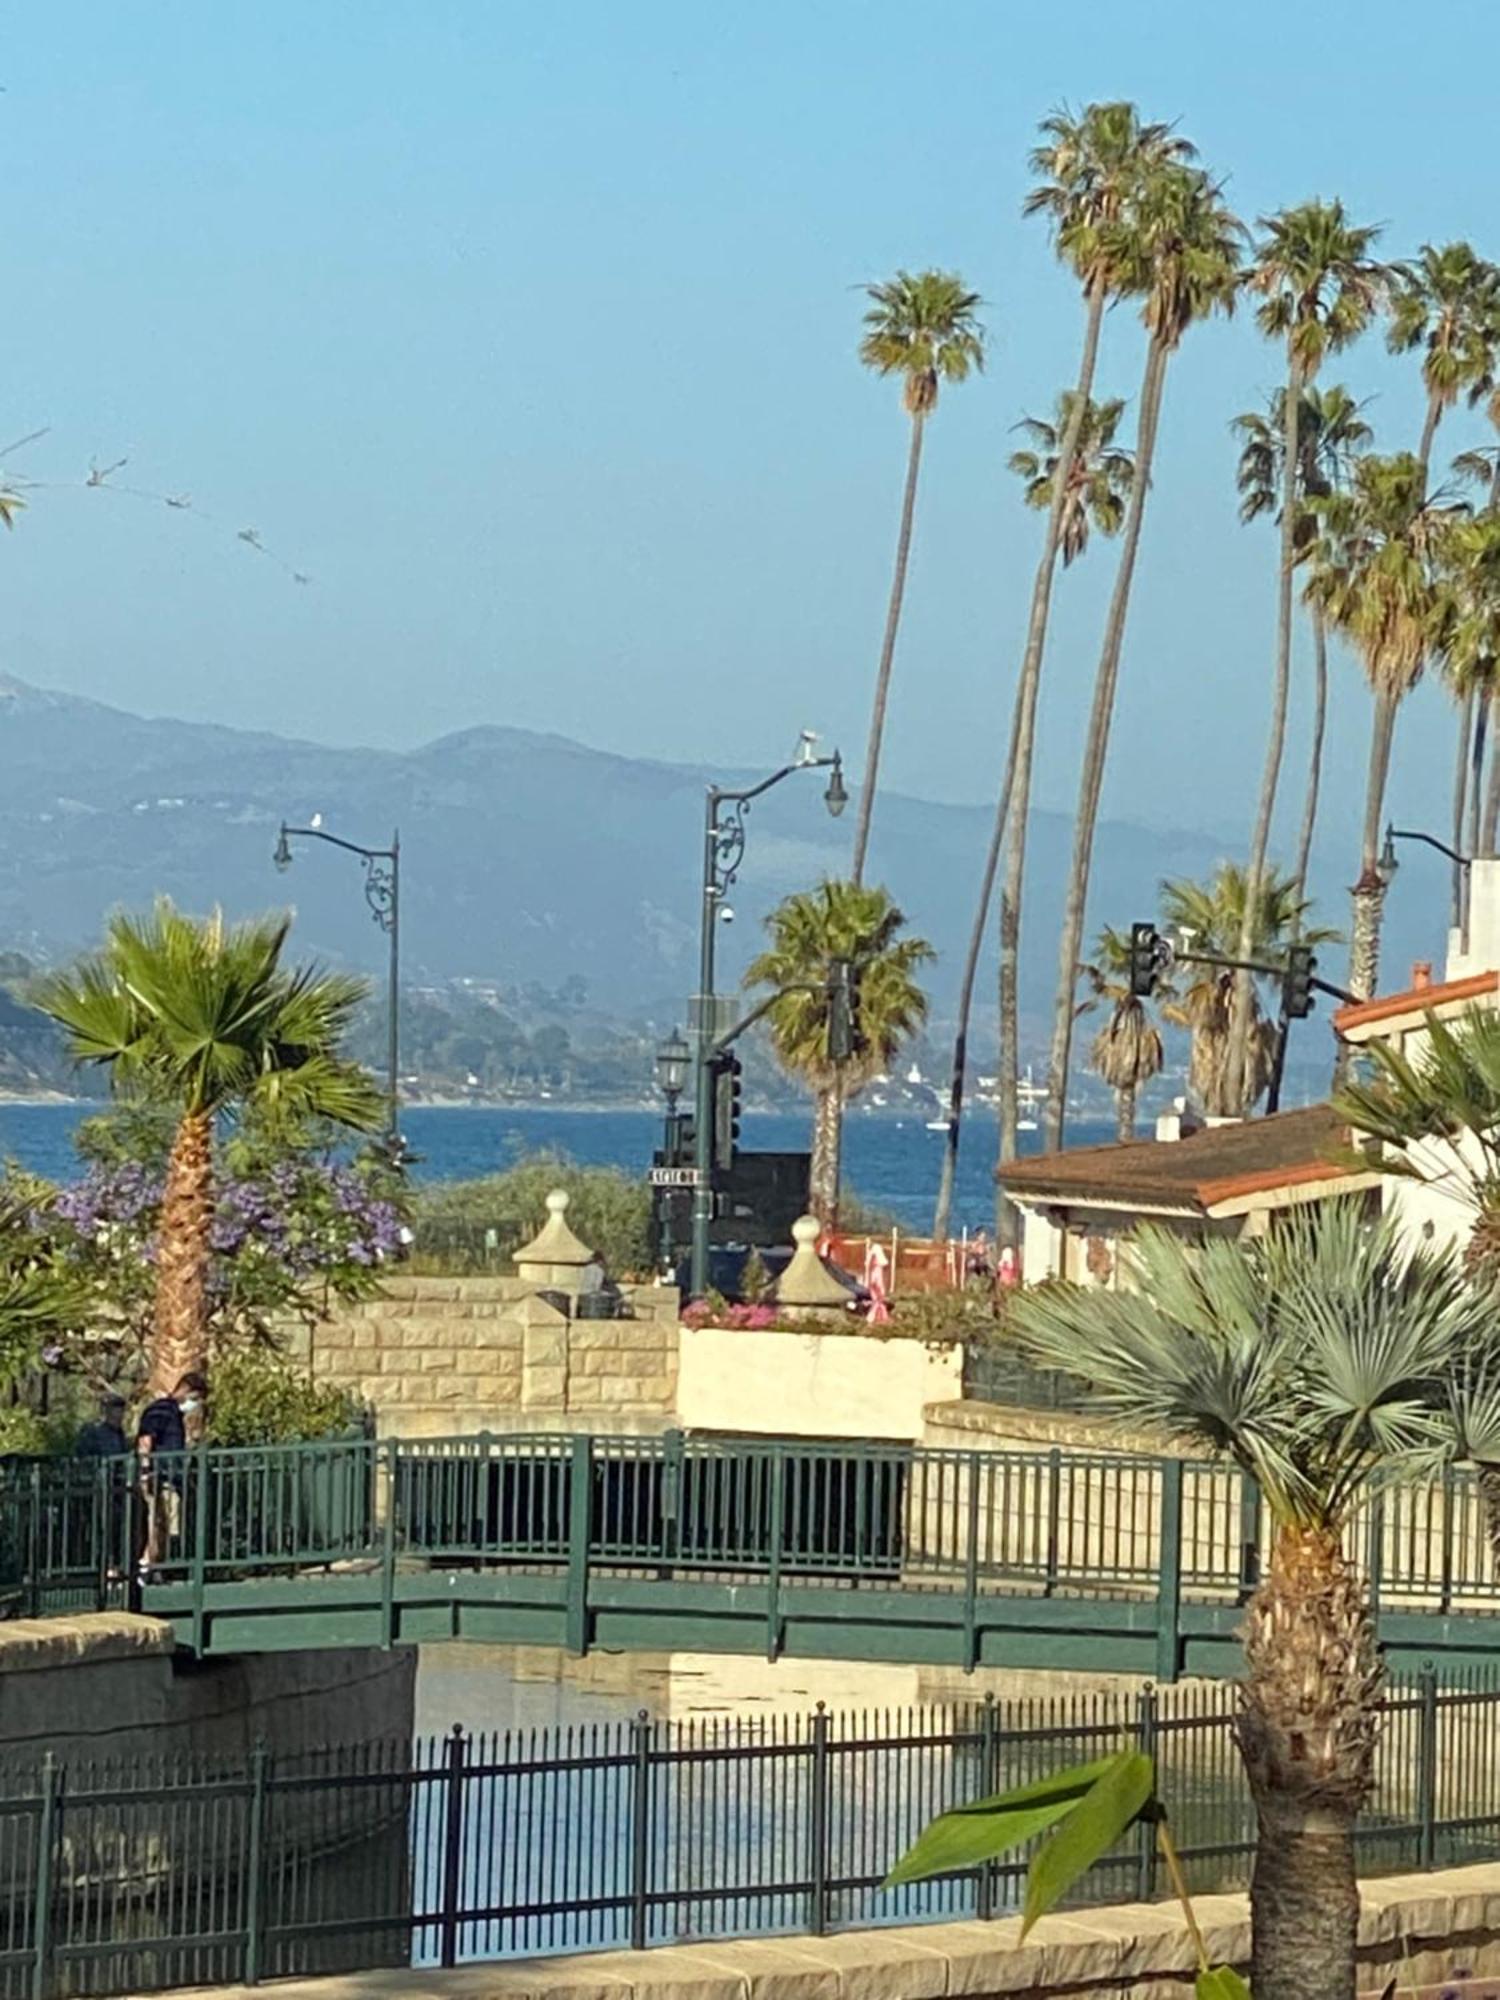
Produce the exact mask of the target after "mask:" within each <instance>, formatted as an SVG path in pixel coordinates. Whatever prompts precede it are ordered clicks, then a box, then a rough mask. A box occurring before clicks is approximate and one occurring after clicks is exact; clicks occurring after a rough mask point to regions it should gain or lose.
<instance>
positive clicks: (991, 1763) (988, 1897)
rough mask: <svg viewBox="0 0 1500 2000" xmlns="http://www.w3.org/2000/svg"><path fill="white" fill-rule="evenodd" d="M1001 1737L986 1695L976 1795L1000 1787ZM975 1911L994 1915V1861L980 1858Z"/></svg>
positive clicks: (991, 1702) (990, 1793)
mask: <svg viewBox="0 0 1500 2000" xmlns="http://www.w3.org/2000/svg"><path fill="white" fill-rule="evenodd" d="M999 1767H1000V1737H999V1728H998V1725H997V1720H996V1710H995V1697H994V1696H993V1695H992V1694H987V1695H986V1696H985V1698H984V1706H983V1707H982V1708H981V1709H980V1711H979V1768H980V1779H979V1795H980V1797H981V1798H986V1799H987V1798H990V1797H992V1796H993V1795H994V1794H995V1793H996V1792H998V1791H999V1789H1000V1768H999ZM974 1914H975V1915H976V1916H977V1917H979V1918H980V1919H981V1921H987V1920H988V1919H989V1918H991V1917H992V1916H994V1914H995V1864H994V1862H993V1861H981V1862H980V1864H979V1880H978V1882H977V1883H976V1884H975V1889H974Z"/></svg>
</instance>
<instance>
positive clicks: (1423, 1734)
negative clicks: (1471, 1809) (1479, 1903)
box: [1417, 1660, 1438, 1868]
mask: <svg viewBox="0 0 1500 2000" xmlns="http://www.w3.org/2000/svg"><path fill="white" fill-rule="evenodd" d="M1417 1694H1418V1708H1417V1866H1418V1867H1419V1868H1435V1867H1436V1866H1437V1774H1438V1694H1437V1675H1436V1673H1435V1672H1434V1671H1433V1665H1432V1662H1431V1660H1424V1661H1423V1662H1422V1668H1421V1672H1420V1673H1419V1674H1418V1676H1417Z"/></svg>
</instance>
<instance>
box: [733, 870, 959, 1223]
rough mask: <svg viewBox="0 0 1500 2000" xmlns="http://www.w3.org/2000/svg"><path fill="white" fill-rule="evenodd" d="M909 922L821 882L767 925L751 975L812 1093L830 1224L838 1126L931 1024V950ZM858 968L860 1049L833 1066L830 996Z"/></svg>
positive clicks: (788, 1057)
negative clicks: (847, 971)
mask: <svg viewBox="0 0 1500 2000" xmlns="http://www.w3.org/2000/svg"><path fill="white" fill-rule="evenodd" d="M905 928H906V918H905V917H904V916H903V915H902V913H901V911H900V910H899V909H898V908H897V907H896V905H895V904H894V903H893V902H892V901H891V899H890V897H889V896H888V895H887V894H886V892H885V890H884V889H877V888H870V887H868V886H867V885H864V884H861V883H858V882H822V883H820V884H819V885H818V887H817V888H816V889H813V890H809V891H805V892H803V893H801V894H798V895H795V896H788V897H787V898H786V900H785V901H784V902H782V903H781V904H779V905H778V906H777V908H776V909H774V910H773V911H772V912H771V914H770V915H769V916H768V917H767V918H766V929H767V931H768V932H769V933H770V939H771V942H770V944H769V945H768V946H767V948H766V950H764V951H763V952H762V953H761V954H760V956H759V957H758V958H757V959H756V960H755V961H754V963H753V964H752V965H751V966H750V967H749V968H748V970H747V971H746V973H745V984H746V985H747V986H762V987H767V988H769V989H770V991H771V992H772V993H774V994H776V995H778V998H777V999H776V1000H775V1001H774V1002H773V1004H772V1006H771V1008H770V1011H769V1014H768V1016H767V1018H768V1021H769V1025H770V1030H771V1046H772V1048H773V1049H774V1050H775V1052H776V1059H777V1061H778V1062H779V1063H780V1064H781V1066H782V1068H783V1069H784V1070H785V1071H786V1072H787V1074H788V1075H789V1076H793V1077H796V1078H797V1079H798V1080H799V1081H801V1082H803V1083H805V1084H806V1085H807V1086H808V1088H809V1089H810V1090H811V1091H812V1093H813V1099H814V1104H815V1112H814V1119H813V1149H812V1171H811V1185H810V1188H809V1200H810V1202H811V1206H812V1210H813V1213H814V1214H815V1215H817V1216H818V1217H819V1218H820V1219H821V1220H822V1221H824V1222H832V1221H833V1220H834V1219H835V1216H836V1213H837V1209H838V1172H839V1124H840V1119H841V1116H842V1110H843V1106H844V1104H846V1103H847V1102H848V1101H849V1100H850V1099H851V1098H853V1097H854V1096H856V1095H857V1094H858V1093H859V1092H860V1091H861V1090H863V1089H864V1087H865V1085H866V1084H868V1083H869V1082H870V1081H871V1080H872V1079H873V1078H875V1077H877V1076H882V1075H884V1074H885V1073H886V1072H887V1071H888V1070H889V1069H890V1067H891V1065H892V1064H893V1063H894V1062H895V1060H896V1057H897V1056H898V1055H899V1054H900V1052H901V1049H902V1048H903V1046H904V1045H905V1044H906V1043H907V1042H908V1041H909V1040H910V1039H911V1037H912V1036H913V1035H914V1034H915V1033H916V1032H917V1030H918V1029H919V1028H920V1027H921V1025H922V1023H923V1022H924V1021H925V1020H926V1018H927V996H926V995H925V994H924V993H923V991H922V989H921V988H920V986H919V985H918V984H917V977H916V975H917V973H918V972H919V971H920V970H921V968H922V967H923V966H924V965H926V964H928V963H929V962H930V961H931V959H932V957H933V951H932V947H931V946H930V945H929V944H928V943H927V941H926V939H925V938H918V937H904V936H902V932H903V931H904V930H905ZM841 962H842V963H849V964H852V965H854V966H855V967H856V968H858V976H859V1040H860V1048H859V1050H858V1052H857V1053H856V1055H855V1056H854V1057H853V1059H852V1060H851V1061H849V1062H847V1063H842V1064H839V1065H837V1066H835V1065H834V1064H832V1063H830V1061H829V1060H828V1012H829V999H828V988H829V982H830V979H831V977H832V974H833V970H834V967H835V966H836V965H838V964H840V963H841Z"/></svg>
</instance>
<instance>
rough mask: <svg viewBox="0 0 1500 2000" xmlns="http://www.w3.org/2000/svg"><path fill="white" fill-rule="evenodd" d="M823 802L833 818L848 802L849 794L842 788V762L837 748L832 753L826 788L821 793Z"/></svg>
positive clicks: (837, 815) (836, 816)
mask: <svg viewBox="0 0 1500 2000" xmlns="http://www.w3.org/2000/svg"><path fill="white" fill-rule="evenodd" d="M823 803H824V805H825V806H827V808H828V812H829V816H830V818H833V819H837V818H838V817H839V815H840V813H842V811H843V810H844V807H845V806H846V805H848V803H849V794H848V792H847V791H846V790H845V789H844V763H843V759H842V758H841V757H840V755H839V753H838V751H837V750H835V751H834V753H833V769H832V770H831V771H830V772H829V774H828V789H827V790H826V791H825V792H824V794H823Z"/></svg>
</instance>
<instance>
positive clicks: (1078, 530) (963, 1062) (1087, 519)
mask: <svg viewBox="0 0 1500 2000" xmlns="http://www.w3.org/2000/svg"><path fill="white" fill-rule="evenodd" d="M1077 393H1078V392H1077V391H1076V390H1072V389H1067V390H1064V392H1063V393H1062V395H1061V396H1060V397H1059V398H1058V403H1057V421H1056V423H1053V424H1048V423H1044V422H1042V421H1040V420H1039V419H1037V418H1035V417H1028V418H1027V419H1026V420H1025V422H1024V423H1023V424H1022V425H1021V426H1020V428H1021V429H1023V430H1024V431H1025V432H1026V434H1027V436H1028V437H1029V438H1030V439H1031V446H1030V447H1029V448H1028V449H1025V450H1022V451H1017V452H1013V453H1012V454H1011V460H1010V469H1011V471H1012V472H1014V473H1016V474H1017V475H1018V476H1019V477H1020V478H1021V479H1022V480H1023V481H1024V482H1025V492H1026V504H1027V506H1028V507H1036V508H1038V509H1040V508H1043V507H1045V508H1046V509H1047V510H1048V514H1049V517H1050V514H1051V510H1052V501H1053V494H1054V491H1055V490H1056V482H1057V479H1058V475H1059V472H1060V471H1061V469H1062V466H1063V464H1064V455H1063V445H1064V441H1065V439H1066V438H1067V437H1068V436H1069V435H1070V433H1072V432H1073V431H1074V429H1075V426H1074V424H1073V417H1074V413H1075V408H1076V406H1077ZM1124 409H1125V406H1124V404H1123V403H1122V402H1119V401H1115V400H1111V401H1109V402H1105V403H1094V402H1092V401H1087V400H1086V401H1085V403H1084V405H1083V408H1082V415H1081V417H1080V419H1079V422H1078V424H1077V426H1076V440H1075V446H1076V448H1075V450H1074V454H1073V457H1072V459H1071V461H1069V464H1068V475H1067V478H1068V484H1067V490H1066V491H1065V492H1064V495H1063V508H1062V514H1061V518H1060V523H1059V532H1058V547H1059V549H1060V551H1061V554H1062V561H1063V567H1064V568H1065V569H1066V568H1068V567H1069V566H1070V565H1071V564H1073V563H1074V562H1076V561H1077V560H1078V558H1079V557H1080V556H1081V555H1082V554H1083V553H1084V551H1085V550H1086V549H1087V547H1088V542H1089V536H1090V533H1091V532H1092V531H1095V530H1097V531H1098V533H1100V534H1102V535H1113V534H1117V533H1118V532H1119V529H1120V526H1121V523H1122V522H1123V520H1124V518H1125V506H1126V501H1127V498H1128V496H1129V491H1130V481H1131V477H1132V474H1133V469H1134V459H1133V457H1132V454H1131V453H1130V452H1128V451H1127V450H1125V449H1124V448H1123V446H1121V445H1118V444H1116V442H1115V434H1116V432H1117V431H1118V429H1119V425H1120V418H1121V416H1122V415H1123V414H1124ZM1012 747H1013V748H1014V743H1013V746H1012ZM1002 790H1003V792H1004V794H1005V798H1004V801H1003V804H1002V809H1001V810H1000V811H998V812H997V813H996V814H995V819H994V824H993V826H992V828H991V830H990V844H989V849H988V852H987V854H986V856H985V865H984V873H983V876H982V879H981V882H980V889H979V901H978V904H977V906H976V908H975V911H974V922H973V925H972V927H971V929H970V932H969V948H968V951H967V953H966V955H965V957H964V969H963V976H962V979H961V980H960V982H959V990H958V1019H957V1026H956V1028H955V1031H954V1037H953V1066H952V1070H951V1072H950V1076H949V1083H948V1131H947V1138H946V1142H945V1144H944V1147H943V1160H942V1167H941V1170H940V1172H939V1176H938V1197H937V1208H936V1211H935V1213H934V1216H933V1224H932V1233H933V1235H934V1237H936V1238H937V1239H938V1241H940V1242H941V1241H943V1240H944V1239H945V1238H946V1237H947V1234H948V1227H949V1223H950V1220H951V1217H952V1212H953V1184H954V1178H955V1176H956V1174H957V1171H958V1133H959V1124H960V1120H961V1118H962V1116H963V1101H964V1082H965V1077H966V1072H967V1069H968V1057H969V1020H970V1016H971V1013H972V1011H973V1005H974V986H975V982H976V980H977V979H978V976H979V960H980V955H981V953H982V952H983V950H984V940H985V935H986V932H987V930H988V926H989V915H990V900H991V897H992V896H993V894H994V889H995V875H996V872H997V871H998V868H999V865H1000V847H1001V843H1002V841H1003V840H1004V837H1005V822H1006V808H1008V805H1009V791H1010V788H1009V785H1008V784H1007V785H1006V786H1004V787H1002Z"/></svg>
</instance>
